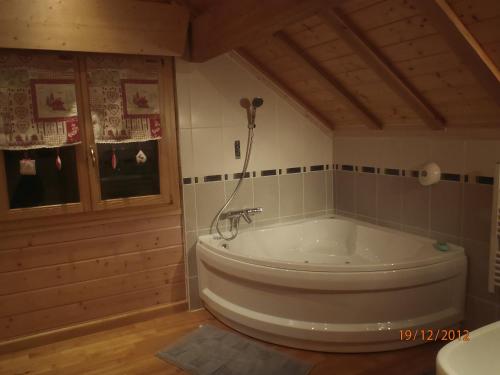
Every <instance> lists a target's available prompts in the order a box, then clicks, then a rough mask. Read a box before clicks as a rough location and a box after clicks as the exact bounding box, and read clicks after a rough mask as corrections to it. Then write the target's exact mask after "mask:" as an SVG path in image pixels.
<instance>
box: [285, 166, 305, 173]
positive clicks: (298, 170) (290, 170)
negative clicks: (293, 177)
mask: <svg viewBox="0 0 500 375" xmlns="http://www.w3.org/2000/svg"><path fill="white" fill-rule="evenodd" d="M300 171H301V168H300V167H292V168H287V169H286V174H292V173H300Z"/></svg>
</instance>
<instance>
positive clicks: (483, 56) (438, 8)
mask: <svg viewBox="0 0 500 375" xmlns="http://www.w3.org/2000/svg"><path fill="white" fill-rule="evenodd" d="M415 5H416V6H417V7H418V8H419V9H420V11H422V12H423V13H424V14H425V15H427V16H428V17H429V19H430V20H431V22H432V24H433V26H434V28H436V29H437V30H438V31H439V32H440V34H441V35H442V36H443V37H444V39H445V40H446V41H447V43H448V45H449V47H450V48H451V50H452V51H453V52H454V53H455V54H456V55H457V56H458V57H459V58H460V59H461V60H462V62H463V63H464V65H465V66H466V67H468V68H469V70H470V71H471V73H473V74H474V76H475V77H476V79H477V80H478V82H479V83H480V84H481V85H482V87H483V88H484V89H485V90H486V91H487V92H488V93H489V95H490V96H491V97H492V99H493V100H494V101H495V102H496V103H500V84H499V81H500V72H499V70H498V68H497V66H496V65H495V63H494V62H493V61H492V59H491V58H490V57H489V56H488V54H487V53H486V52H485V51H484V49H483V48H482V47H481V45H480V44H479V43H478V41H477V40H476V38H474V36H473V35H472V34H471V33H470V32H469V30H468V29H467V27H466V26H465V25H464V24H463V22H462V21H461V20H460V18H459V17H458V16H457V14H456V13H455V12H454V11H453V9H452V8H451V7H450V6H449V5H448V3H447V2H446V1H445V0H420V1H416V2H415ZM499 105H500V104H499Z"/></svg>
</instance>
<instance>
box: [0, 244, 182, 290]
mask: <svg viewBox="0 0 500 375" xmlns="http://www.w3.org/2000/svg"><path fill="white" fill-rule="evenodd" d="M183 256H184V253H183V248H182V246H174V247H167V248H162V249H154V250H146V251H140V252H135V253H129V254H121V255H116V256H108V257H102V258H96V259H90V260H83V261H78V262H73V263H66V264H61V265H55V266H48V267H40V268H34V269H30V270H23V271H13V272H4V273H1V274H0V295H6V294H12V293H19V292H23V291H27V290H35V289H40V288H46V287H51V286H56V285H64V284H69V283H75V282H79V281H84V280H92V279H98V278H102V277H107V276H112V275H119V274H126V273H129V272H136V271H140V270H145V269H151V268H156V267H162V266H168V265H173V264H179V263H182V262H183Z"/></svg>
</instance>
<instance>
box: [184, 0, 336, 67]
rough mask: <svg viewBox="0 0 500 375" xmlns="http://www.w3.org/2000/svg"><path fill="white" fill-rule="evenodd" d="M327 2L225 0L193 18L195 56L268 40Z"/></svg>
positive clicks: (204, 57)
mask: <svg viewBox="0 0 500 375" xmlns="http://www.w3.org/2000/svg"><path fill="white" fill-rule="evenodd" d="M332 1H333V2H334V3H336V2H338V1H339V0H332ZM323 5H324V0H310V1H301V0H275V1H267V2H262V1H257V0H239V1H233V0H226V1H222V2H220V3H218V4H217V5H216V6H215V7H213V8H212V9H209V10H208V11H207V12H206V13H205V14H202V15H200V16H198V17H196V18H195V19H194V20H193V21H192V23H191V32H192V37H191V57H192V59H193V60H194V61H205V60H207V59H210V58H212V57H215V56H217V55H220V54H222V53H225V52H228V51H230V50H232V49H237V48H239V47H243V46H245V45H247V44H248V43H249V42H253V41H255V40H259V39H265V38H266V37H269V36H271V35H272V34H273V33H275V32H277V31H279V30H281V29H283V28H284V27H286V26H288V25H290V24H293V23H295V22H297V21H300V20H302V19H304V18H306V17H308V16H310V15H312V14H314V13H316V12H317V11H318V10H320V9H321V8H322V6H323Z"/></svg>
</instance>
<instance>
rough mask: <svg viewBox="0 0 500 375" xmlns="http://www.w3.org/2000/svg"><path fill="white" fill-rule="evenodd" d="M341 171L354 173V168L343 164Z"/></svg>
mask: <svg viewBox="0 0 500 375" xmlns="http://www.w3.org/2000/svg"><path fill="white" fill-rule="evenodd" d="M341 170H343V171H345V172H354V166H353V165H349V164H342V166H341Z"/></svg>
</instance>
